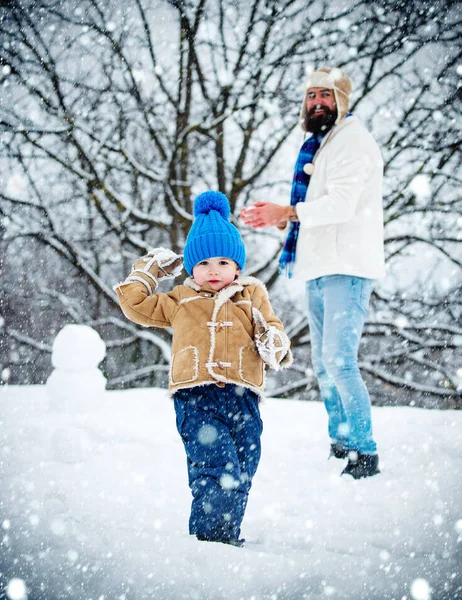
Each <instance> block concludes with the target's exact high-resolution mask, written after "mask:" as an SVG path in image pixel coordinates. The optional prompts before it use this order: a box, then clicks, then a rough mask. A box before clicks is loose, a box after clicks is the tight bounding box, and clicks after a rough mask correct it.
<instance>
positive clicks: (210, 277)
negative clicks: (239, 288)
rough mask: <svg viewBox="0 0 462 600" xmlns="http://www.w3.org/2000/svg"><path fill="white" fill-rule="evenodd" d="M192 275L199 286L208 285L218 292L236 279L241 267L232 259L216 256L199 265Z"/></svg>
mask: <svg viewBox="0 0 462 600" xmlns="http://www.w3.org/2000/svg"><path fill="white" fill-rule="evenodd" d="M192 274H193V278H194V281H195V282H196V283H197V284H198V285H201V286H202V285H204V283H208V284H209V285H210V287H211V288H212V289H214V290H216V291H217V292H218V291H220V290H222V289H223V288H224V287H226V286H227V285H229V284H230V283H232V282H233V281H234V280H235V279H236V277H237V276H238V275H239V267H238V266H237V264H236V263H235V262H234V260H231V259H230V258H224V257H220V256H215V257H213V258H207V259H205V260H202V261H201V262H199V263H197V265H195V267H194V268H193V272H192Z"/></svg>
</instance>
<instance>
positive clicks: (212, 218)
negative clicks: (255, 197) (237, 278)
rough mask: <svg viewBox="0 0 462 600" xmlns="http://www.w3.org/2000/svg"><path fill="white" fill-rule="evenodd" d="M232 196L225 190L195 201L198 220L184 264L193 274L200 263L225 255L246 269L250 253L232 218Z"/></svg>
mask: <svg viewBox="0 0 462 600" xmlns="http://www.w3.org/2000/svg"><path fill="white" fill-rule="evenodd" d="M230 212H231V211H230V207H229V202H228V198H227V197H226V196H225V195H224V194H222V193H221V192H213V191H208V192H203V193H202V194H199V196H197V198H196V199H195V201H194V216H195V219H194V222H193V224H192V226H191V229H190V230H189V233H188V237H187V238H186V244H185V247H184V267H185V269H186V271H187V272H188V273H189V275H192V270H193V268H194V266H195V265H197V263H199V262H201V261H202V260H205V259H207V258H213V257H215V256H221V257H223V258H230V259H232V260H234V261H235V262H236V263H237V265H238V266H239V268H240V269H243V268H244V265H245V260H246V252H245V246H244V242H243V240H242V237H241V234H240V233H239V231H238V229H237V228H236V227H235V226H234V225H233V224H232V223H231V222H230V221H229V215H230Z"/></svg>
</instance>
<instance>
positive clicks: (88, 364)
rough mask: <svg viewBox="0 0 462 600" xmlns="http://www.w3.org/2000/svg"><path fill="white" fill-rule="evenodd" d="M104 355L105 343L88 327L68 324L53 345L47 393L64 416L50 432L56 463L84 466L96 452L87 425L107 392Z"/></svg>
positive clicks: (52, 403) (50, 400) (56, 408)
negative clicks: (100, 366)
mask: <svg viewBox="0 0 462 600" xmlns="http://www.w3.org/2000/svg"><path fill="white" fill-rule="evenodd" d="M105 355H106V344H105V343H104V342H103V340H102V339H101V338H100V336H99V334H98V333H97V332H96V331H95V330H94V329H92V328H91V327H88V326H87V325H66V326H65V327H63V329H61V331H60V332H59V333H58V335H57V336H56V338H55V341H54V342H53V351H52V355H51V361H52V364H53V367H54V370H53V372H52V373H51V375H50V377H49V378H48V380H47V382H46V390H47V395H48V398H49V405H50V409H51V410H54V411H59V412H60V413H61V416H60V418H59V419H57V420H56V421H55V422H54V427H53V428H52V431H51V432H50V433H51V439H50V442H51V452H52V455H53V458H54V460H57V461H59V462H63V463H74V464H75V463H81V462H83V461H85V460H88V459H89V458H90V457H91V456H92V454H93V452H94V449H95V441H94V439H93V437H94V436H93V435H92V432H91V428H90V429H89V427H88V423H89V421H91V413H92V409H93V410H94V409H96V408H97V407H98V406H100V404H101V400H102V396H103V394H104V393H105V388H106V378H105V377H104V375H103V374H102V372H101V371H100V370H99V369H98V365H99V363H100V362H101V361H102V360H103V358H104V357H105Z"/></svg>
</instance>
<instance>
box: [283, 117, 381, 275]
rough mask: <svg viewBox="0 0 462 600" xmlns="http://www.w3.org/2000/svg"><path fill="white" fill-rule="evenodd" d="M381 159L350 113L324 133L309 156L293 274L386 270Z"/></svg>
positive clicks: (363, 130)
mask: <svg viewBox="0 0 462 600" xmlns="http://www.w3.org/2000/svg"><path fill="white" fill-rule="evenodd" d="M382 177H383V160H382V156H381V153H380V150H379V147H378V145H377V143H376V142H375V140H374V138H373V137H372V135H371V134H370V133H369V132H368V131H367V129H365V127H364V126H363V125H362V123H361V122H360V121H359V119H358V118H357V117H355V116H351V117H347V118H344V119H342V120H341V121H340V123H339V124H338V125H336V126H335V127H334V128H333V129H332V130H331V131H330V132H329V133H328V134H327V135H326V137H325V138H324V140H323V142H322V145H321V147H320V149H319V150H318V152H317V154H316V157H315V160H314V172H313V174H312V176H311V180H310V184H309V186H308V192H307V197H306V200H305V202H299V203H298V204H297V205H296V207H295V210H296V212H297V216H298V219H299V221H300V231H299V236H298V241H297V252H296V261H295V269H294V277H295V278H297V279H303V280H305V281H306V280H310V279H316V278H317V277H322V276H324V275H356V276H358V277H367V278H370V279H378V278H380V277H382V276H384V274H385V260H384V243H383V208H382Z"/></svg>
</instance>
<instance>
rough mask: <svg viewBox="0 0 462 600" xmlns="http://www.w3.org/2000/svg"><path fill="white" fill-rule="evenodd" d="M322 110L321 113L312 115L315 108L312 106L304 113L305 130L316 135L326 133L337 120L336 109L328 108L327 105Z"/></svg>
mask: <svg viewBox="0 0 462 600" xmlns="http://www.w3.org/2000/svg"><path fill="white" fill-rule="evenodd" d="M323 109H324V112H323V114H321V115H316V116H315V115H314V111H315V108H312V109H311V110H310V111H309V112H307V113H306V115H305V130H306V131H309V132H310V133H314V134H315V135H318V134H319V133H321V134H324V133H327V132H328V131H329V130H330V129H332V127H333V126H334V124H335V121H336V120H337V109H336V108H334V110H330V108H327V106H324V107H323Z"/></svg>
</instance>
